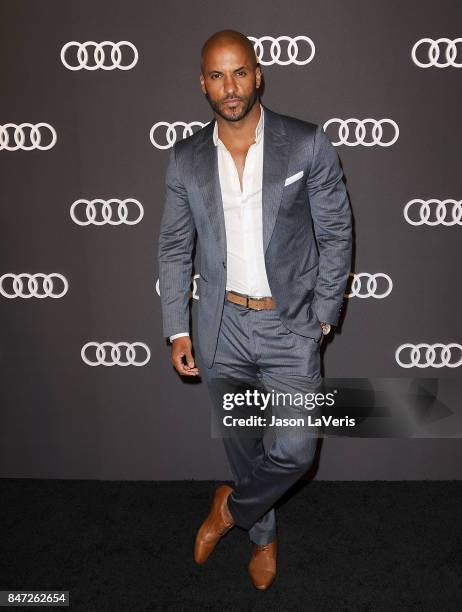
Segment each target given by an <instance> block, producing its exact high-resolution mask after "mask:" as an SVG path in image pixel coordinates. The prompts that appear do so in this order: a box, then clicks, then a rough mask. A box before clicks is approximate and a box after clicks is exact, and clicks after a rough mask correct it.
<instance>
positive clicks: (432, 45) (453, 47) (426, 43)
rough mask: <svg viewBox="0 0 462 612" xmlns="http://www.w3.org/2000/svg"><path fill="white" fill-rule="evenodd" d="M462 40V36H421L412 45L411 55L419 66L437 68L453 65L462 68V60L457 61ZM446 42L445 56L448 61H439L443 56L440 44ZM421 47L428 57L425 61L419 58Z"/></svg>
mask: <svg viewBox="0 0 462 612" xmlns="http://www.w3.org/2000/svg"><path fill="white" fill-rule="evenodd" d="M461 42H462V38H454V40H451V39H450V38H437V39H436V40H433V38H421V39H420V40H418V41H417V42H416V43H415V45H414V46H413V47H412V51H411V57H412V61H413V62H414V64H416V65H417V66H419V68H430V66H436V67H437V68H447V67H448V66H452V67H453V68H462V62H456V61H455V59H456V57H457V45H458V44H459V43H461ZM442 43H444V44H445V51H444V57H445V59H446V61H441V62H440V61H438V60H439V59H440V57H441V48H440V45H441V44H442ZM419 47H420V48H421V49H423V50H424V52H425V54H426V56H427V59H426V61H425V62H421V61H420V60H418V59H417V51H418V50H419Z"/></svg>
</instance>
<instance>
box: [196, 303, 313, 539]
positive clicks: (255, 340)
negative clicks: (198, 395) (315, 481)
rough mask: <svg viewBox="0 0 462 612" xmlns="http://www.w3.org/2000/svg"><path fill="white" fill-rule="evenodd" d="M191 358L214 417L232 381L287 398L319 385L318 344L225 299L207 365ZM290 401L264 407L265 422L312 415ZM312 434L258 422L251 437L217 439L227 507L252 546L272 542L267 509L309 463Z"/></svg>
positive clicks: (271, 515) (270, 313) (273, 316)
mask: <svg viewBox="0 0 462 612" xmlns="http://www.w3.org/2000/svg"><path fill="white" fill-rule="evenodd" d="M196 359H197V364H198V366H199V369H200V374H201V376H202V378H203V379H204V380H205V382H206V384H207V389H208V392H209V395H210V397H211V399H212V404H213V409H214V414H215V417H216V418H217V419H221V420H222V419H223V415H224V411H223V392H226V391H235V390H236V381H244V382H245V381H247V382H246V383H245V384H246V385H248V386H249V387H250V388H257V389H260V390H261V391H266V392H267V393H270V392H273V391H274V392H281V393H285V394H290V398H293V397H295V396H294V394H297V395H298V396H299V397H300V394H312V393H314V392H316V391H318V390H319V389H320V386H321V385H322V378H321V372H320V365H321V364H320V343H319V342H317V341H315V340H314V339H313V338H308V337H305V336H301V335H299V334H295V333H294V332H292V331H290V330H289V329H288V328H287V327H285V325H284V324H283V323H282V321H281V319H280V318H279V315H278V311H277V310H253V309H250V308H246V307H245V306H241V305H239V304H234V303H232V302H230V301H228V300H226V301H225V304H224V308H223V317H222V320H221V325H220V331H219V336H218V344H217V350H216V354H215V359H214V362H213V364H212V367H211V368H207V367H206V366H205V365H204V364H203V360H202V358H201V355H200V351H198V352H196ZM227 380H229V381H230V382H229V387H228V388H227V382H226V381H227ZM273 397H274V396H273ZM286 398H288V396H286ZM290 398H289V401H286V402H285V404H284V403H283V402H281V401H278V402H274V401H273V402H272V403H271V405H270V407H269V411H268V409H267V410H265V413H264V415H265V418H266V421H267V423H268V424H269V423H270V422H271V420H272V416H274V417H275V418H299V417H304V418H306V417H307V414H308V413H309V414H311V415H312V417H313V418H314V417H316V416H319V413H318V412H313V410H310V411H308V410H307V409H306V407H303V406H300V405H293V404H292V403H291V401H290ZM283 404H284V405H283ZM318 433H319V431H318V429H317V428H316V427H304V426H296V427H294V426H289V427H282V426H281V427H274V426H272V427H270V426H268V425H265V426H264V427H262V428H261V430H260V433H259V434H258V436H257V437H249V434H247V435H246V436H245V435H233V436H230V437H223V443H224V447H225V452H226V455H227V458H228V461H229V464H230V468H231V471H232V473H233V477H234V491H233V493H232V494H231V495H230V496H229V498H228V508H229V511H230V513H231V515H232V516H233V518H234V521H235V523H236V525H238V526H239V527H242V528H244V529H247V530H248V532H249V537H250V540H251V541H252V542H255V543H256V544H267V543H268V542H271V541H272V540H273V539H274V538H275V537H276V516H275V510H274V507H273V505H274V503H275V502H276V501H277V500H278V499H279V498H280V497H281V496H282V495H283V494H284V493H285V492H286V491H287V490H288V489H289V488H290V487H291V486H292V485H293V484H294V483H295V482H296V481H297V480H299V479H300V477H301V476H302V475H303V474H304V473H305V472H306V471H307V470H308V468H309V467H310V466H311V465H312V462H313V458H314V455H315V450H316V442H317V435H318Z"/></svg>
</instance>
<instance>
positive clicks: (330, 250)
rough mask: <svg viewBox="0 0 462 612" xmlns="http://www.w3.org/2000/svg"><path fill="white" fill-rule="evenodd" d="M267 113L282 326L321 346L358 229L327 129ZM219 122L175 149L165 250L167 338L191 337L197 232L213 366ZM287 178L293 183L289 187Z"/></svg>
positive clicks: (162, 278) (218, 310) (265, 202)
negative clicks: (182, 334) (187, 333)
mask: <svg viewBox="0 0 462 612" xmlns="http://www.w3.org/2000/svg"><path fill="white" fill-rule="evenodd" d="M263 108H264V111H265V123H264V130H265V131H264V144H263V147H264V148H263V185H262V191H263V193H262V214H263V249H264V253H265V265H266V272H267V277H268V283H269V286H270V288H271V294H272V296H273V298H274V300H275V302H276V306H277V309H278V311H279V316H280V318H281V321H282V323H283V324H284V325H286V326H287V328H288V329H289V330H291V331H292V332H294V333H296V334H301V335H302V336H307V337H311V338H314V339H315V340H316V341H319V340H320V337H321V334H322V331H321V327H320V325H319V322H320V321H326V322H327V323H331V324H334V325H335V324H337V322H338V319H339V315H340V309H341V306H342V303H343V294H344V291H345V286H346V282H347V280H348V275H349V272H350V263H351V248H352V224H351V211H350V206H349V202H348V196H347V193H346V188H345V185H344V183H343V181H342V176H343V173H342V170H341V168H340V165H339V161H338V157H337V153H336V151H335V149H334V147H333V145H332V144H331V142H330V141H329V139H328V137H327V136H326V134H325V132H324V130H323V128H322V126H320V125H316V124H314V123H310V122H308V121H302V120H300V119H295V118H293V117H288V116H286V115H281V114H279V113H275V112H273V111H271V110H270V109H268V108H267V107H266V106H263ZM214 123H215V120H212V121H211V122H210V123H209V124H208V125H206V126H205V127H204V128H202V129H201V130H199V131H197V132H195V133H194V134H193V135H192V136H190V137H189V138H185V139H184V140H180V141H179V142H177V143H176V144H175V145H174V146H173V148H172V149H171V152H170V159H169V164H168V168H167V176H166V199H165V207H164V211H163V215H162V220H161V226H160V234H159V242H158V263H159V290H160V297H161V305H162V318H163V333H164V335H165V336H167V337H168V336H171V335H173V334H176V333H180V332H185V331H188V330H189V293H190V284H191V275H192V260H191V253H192V249H193V244H194V237H195V233H196V231H197V240H198V243H199V246H200V264H199V273H200V275H201V284H200V296H199V304H198V317H197V327H198V329H197V338H198V343H199V350H200V352H201V355H202V357H203V359H204V363H205V364H206V366H207V367H211V366H212V364H213V359H214V355H215V350H216V345H217V339H218V332H219V328H220V321H221V315H222V311H223V305H224V298H225V290H226V231H225V219H224V211H223V202H222V197H221V189H220V181H219V175H218V158H217V150H216V147H215V145H214V143H213V138H212V134H213V128H214ZM301 171H303V175H301ZM295 175H300V178H298V177H297V176H295ZM288 177H294V179H295V180H293V179H292V181H288V184H287V185H285V182H286V179H287V178H288ZM315 238H316V239H315ZM202 281H204V282H202Z"/></svg>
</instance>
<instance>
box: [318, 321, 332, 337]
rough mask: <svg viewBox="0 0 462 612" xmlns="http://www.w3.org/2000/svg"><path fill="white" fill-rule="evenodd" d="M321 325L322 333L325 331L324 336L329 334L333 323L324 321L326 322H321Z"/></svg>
mask: <svg viewBox="0 0 462 612" xmlns="http://www.w3.org/2000/svg"><path fill="white" fill-rule="evenodd" d="M320 325H321V329H322V333H323V335H324V336H327V334H328V333H329V332H330V330H331V325H330V323H324V322H321V323H320Z"/></svg>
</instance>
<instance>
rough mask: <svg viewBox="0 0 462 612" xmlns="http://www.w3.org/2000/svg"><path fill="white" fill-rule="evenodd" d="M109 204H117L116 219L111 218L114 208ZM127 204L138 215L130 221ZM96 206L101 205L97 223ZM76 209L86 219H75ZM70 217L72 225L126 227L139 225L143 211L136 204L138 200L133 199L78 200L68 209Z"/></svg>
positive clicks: (138, 204) (140, 206)
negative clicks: (100, 217) (80, 211)
mask: <svg viewBox="0 0 462 612" xmlns="http://www.w3.org/2000/svg"><path fill="white" fill-rule="evenodd" d="M111 204H117V216H118V219H113V218H112V217H113V212H114V208H115V207H111ZM127 204H131V205H132V208H134V209H135V211H137V212H138V215H137V216H136V217H135V219H132V220H129V219H128V206H127ZM97 205H101V206H100V208H101V215H102V217H103V218H102V220H101V221H97V219H96V217H97V208H96V206H97ZM77 207H79V210H82V212H83V213H84V215H85V217H86V218H85V219H84V220H81V219H78V218H77V216H76V209H77ZM70 215H71V219H72V220H73V221H74V223H77V225H90V224H93V225H105V224H106V223H108V224H109V225H121V224H122V223H125V224H126V225H135V224H136V223H139V222H140V221H141V219H142V218H143V215H144V209H143V207H142V205H141V204H140V203H139V202H138V200H135V199H134V198H127V199H125V200H119V199H118V198H111V199H109V200H100V199H96V200H85V199H80V200H76V201H75V202H74V203H73V204H72V206H71V209H70Z"/></svg>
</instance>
